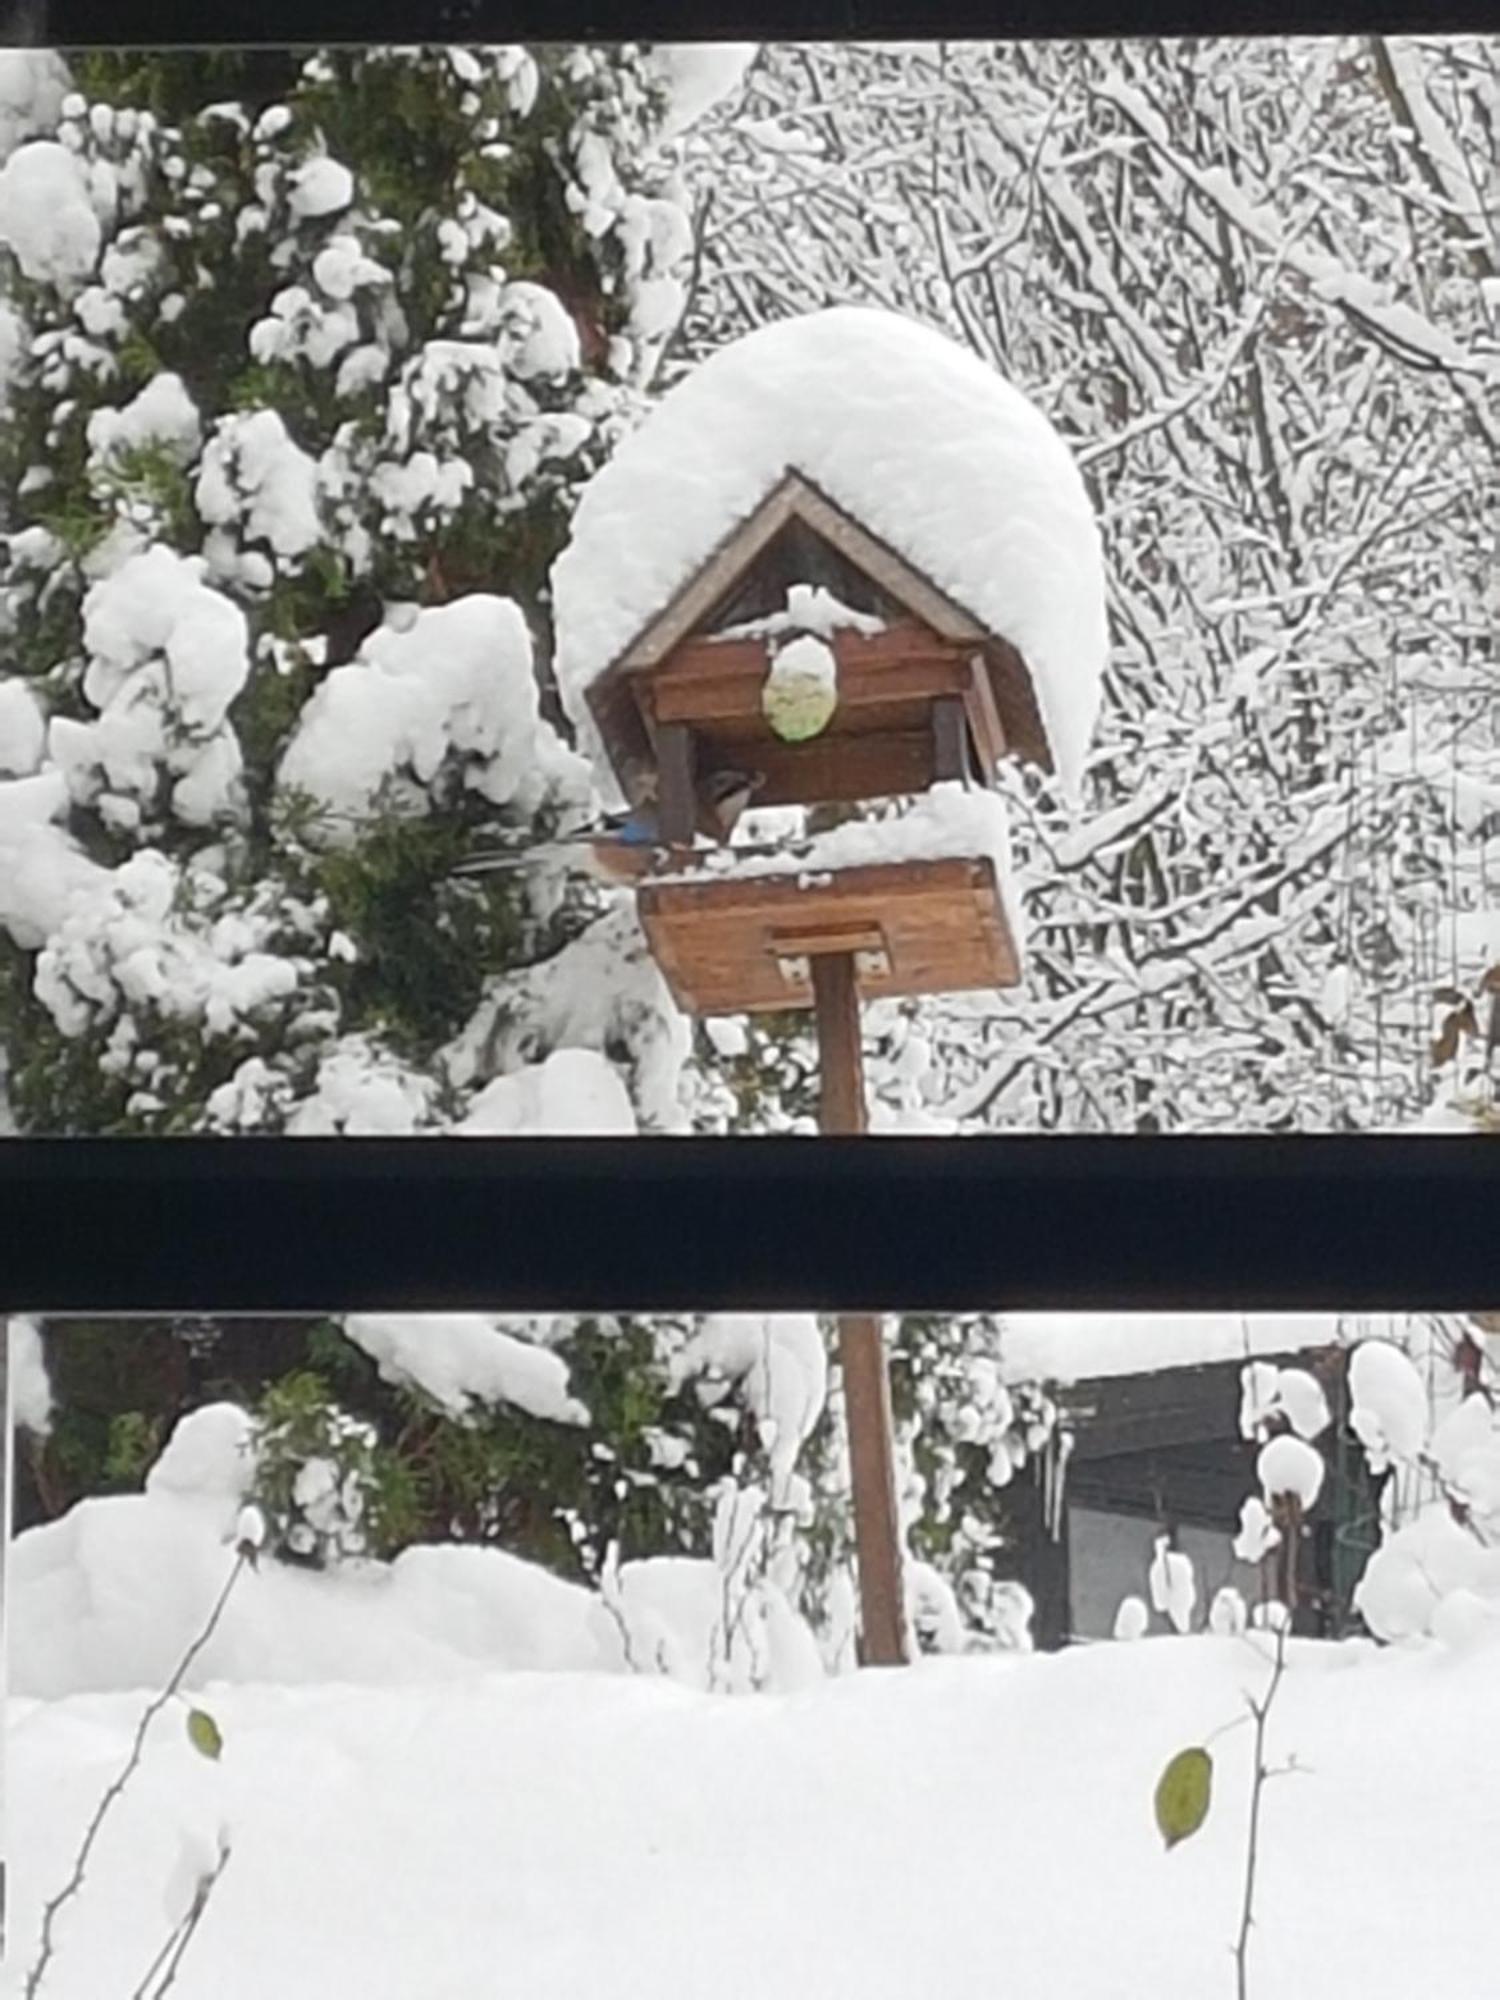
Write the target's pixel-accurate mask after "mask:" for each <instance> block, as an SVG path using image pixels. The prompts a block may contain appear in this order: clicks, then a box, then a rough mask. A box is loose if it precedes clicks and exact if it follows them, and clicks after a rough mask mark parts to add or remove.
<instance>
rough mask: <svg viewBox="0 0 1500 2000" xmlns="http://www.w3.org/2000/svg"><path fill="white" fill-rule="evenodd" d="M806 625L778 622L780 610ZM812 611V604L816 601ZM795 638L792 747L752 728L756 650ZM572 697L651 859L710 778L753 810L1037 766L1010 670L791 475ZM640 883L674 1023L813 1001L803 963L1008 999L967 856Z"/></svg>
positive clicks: (980, 885)
mask: <svg viewBox="0 0 1500 2000" xmlns="http://www.w3.org/2000/svg"><path fill="white" fill-rule="evenodd" d="M799 595H800V597H801V599H802V601H803V602H804V603H805V604H806V605H807V606H809V607H814V611H813V615H811V616H810V617H809V618H807V619H804V621H803V622H802V623H801V624H800V625H799V623H798V622H797V620H796V618H795V617H794V616H792V615H791V614H790V612H789V609H788V607H789V605H791V604H794V603H795V602H797V600H798V597H799ZM818 606H821V607H822V609H821V610H817V609H816V607H818ZM813 632H816V636H817V638H818V640H819V641H820V645H821V647H822V648H825V649H826V651H825V652H824V653H823V654H822V657H823V658H824V659H825V660H828V659H829V656H831V660H830V661H829V664H830V665H831V668H832V672H831V674H830V683H831V685H830V688H829V698H830V705H829V709H828V713H827V715H826V718H824V719H823V720H822V721H821V724H820V726H818V727H817V728H816V729H815V731H812V732H809V733H808V734H806V735H805V736H804V737H802V738H801V740H798V736H797V734H796V733H795V732H788V731H786V730H784V729H783V730H778V728H777V727H776V726H774V721H773V719H772V718H771V717H769V716H768V705H767V701H766V690H767V687H768V684H769V682H770V680H771V677H772V675H773V671H774V669H775V666H776V662H777V659H778V657H779V656H780V654H781V652H782V650H783V649H784V648H786V647H787V646H789V644H790V642H791V640H792V639H793V638H796V637H805V636H808V635H809V634H811V633H813ZM588 700H589V704H590V708H591V710H592V713H593V717H594V721H595V723H596V725H597V727H598V730H599V734H600V737H601V739H602V742H603V745H604V748H605V750H606V752H607V754H608V757H609V759H610V762H611V764H612V766H613V769H614V772H615V776H616V778H617V780H618V782H619V784H620V786H621V788H622V790H623V791H624V792H625V794H626V796H627V797H628V798H629V799H630V800H631V802H632V804H637V805H639V804H641V803H643V802H645V801H654V803H655V809H656V814H657V824H658V828H659V831H660V835H661V838H662V840H663V842H664V843H665V844H666V845H667V847H668V849H669V850H671V849H680V850H687V849H689V848H691V847H692V843H693V842H694V838H695V836H696V835H697V834H700V833H707V834H708V835H710V836H711V837H713V836H716V835H720V834H722V827H721V826H720V825H718V824H717V823H716V820H715V802H714V798H713V791H712V787H713V781H714V779H715V776H716V774H722V773H724V772H725V771H735V770H738V771H743V772H749V773H754V774H755V776H756V779H757V782H758V789H757V791H756V794H755V804H756V805H757V806H784V805H799V806H838V805H847V804H850V803H853V802H856V801H859V802H864V801H876V800H882V799H890V798H909V797H911V796H913V795H915V794H921V793H925V792H927V791H929V790H930V789H931V788H932V787H933V786H934V785H937V784H940V783H943V782H944V781H953V780H957V781H960V782H962V783H965V784H969V785H977V786H982V787H985V786H989V785H990V784H991V783H992V781H993V776H994V772H995V767H996V765H997V764H998V762H999V760H1000V759H1001V757H1002V756H1005V755H1007V754H1009V755H1014V756H1018V757H1020V758H1022V759H1024V760H1027V761H1030V762H1033V763H1036V764H1038V765H1040V766H1042V767H1043V768H1047V769H1050V767H1051V755H1050V751H1049V746H1048V742H1047V737H1046V734H1045V732H1044V730H1043V726H1042V722H1041V719H1040V715H1039V712H1038V706H1037V701H1036V698H1035V693H1034V690H1033V686H1032V680H1031V676H1030V674H1029V672H1028V669H1027V665H1026V662H1025V660H1024V659H1023V658H1022V656H1021V654H1020V653H1019V652H1018V651H1017V649H1016V648H1015V646H1014V645H1012V644H1011V643H1010V642H1009V641H1008V640H1007V639H1006V638H1005V637H1004V635H1003V634H1000V633H997V632H992V631H989V630H986V629H985V627H984V626H982V625H981V624H980V623H979V622H978V621H977V620H976V619H975V618H974V617H973V616H972V615H971V614H970V613H969V612H967V611H966V610H964V609H963V608H962V607H960V606H959V605H957V604H955V603H954V602H953V601H952V600H951V599H950V598H948V597H947V596H946V595H944V593H943V592H942V591H941V590H940V589H938V588H937V586H936V585H935V584H933V583H932V582H931V581H930V580H929V579H928V578H927V577H925V576H923V575H922V574H921V573H920V572H919V571H918V570H916V569H915V568H914V567H913V566H912V565H911V564H910V563H909V562H907V561H906V560H905V559H904V558H903V557H902V556H900V555H899V554H897V553H896V552H895V551H894V550H893V549H891V548H890V547H889V546H888V545H887V544H886V543H884V542H882V541H881V540H879V539H878V538H877V537H876V536H875V535H873V534H871V533H870V532H869V531H868V530H867V529H866V528H864V527H863V526H862V525H861V524H860V523H859V522H858V521H857V520H855V519H854V518H852V516H851V515H849V514H848V513H846V512H845V511H844V510H843V509H842V508H840V507H838V506H836V505H835V504H834V502H833V501H831V500H830V499H829V498H828V497H827V495H826V494H824V493H822V492H821V491H820V490H819V489H818V488H817V487H816V486H815V485H814V484H813V483H812V482H811V481H810V480H808V479H806V478H804V477H803V476H801V475H800V474H799V473H797V472H788V473H787V474H786V475H785V476H784V477H783V478H782V479H781V481H780V482H779V483H778V484H777V485H776V486H775V488H774V489H773V490H772V491H771V492H770V493H769V494H768V495H767V497H766V498H765V500H764V501H763V502H762V503H761V504H760V506H758V507H757V508H756V509H755V510H754V512H753V513H752V514H751V515H750V516H749V518H748V519H746V520H745V521H743V522H742V523H741V524H740V525H739V526H738V527H737V528H736V529H735V530H734V531H733V532H732V533H731V534H730V535H729V536H728V537H727V538H726V539H725V540H724V541H723V542H722V543H721V544H720V545H719V547H718V548H717V549H715V550H714V551H713V553H712V554H711V555H710V556H709V557H708V559H707V560H706V561H705V562H704V563H703V564H702V566H701V567H700V568H699V569H698V571H697V572H696V573H695V574H694V575H693V576H692V577H691V578H690V579H689V580H688V582H687V583H686V584H685V585H684V586H683V587H682V588H681V589H680V590H679V591H678V592H677V594H676V595H675V597H674V598H673V599H672V601H671V602H670V603H669V604H667V605H666V606H665V607H664V608H663V609H662V610H661V612H660V613H659V614H658V615H657V616H656V617H655V618H653V619H652V620H651V621H650V622H649V623H648V624H647V625H646V627H645V629H644V630H642V631H641V632H640V633H639V634H638V635H637V637H636V638H635V640H634V641H633V642H632V643H631V644H630V645H629V646H628V647H627V649H626V650H625V651H624V653H623V654H622V655H621V656H620V657H619V658H618V659H617V660H616V661H615V662H614V663H613V665H612V666H610V667H609V668H608V669H607V670H606V671H605V672H604V673H602V674H601V675H599V677H598V678H597V679H596V680H595V681H594V682H593V684H592V685H591V686H590V688H589V690H588ZM701 854H702V850H701V849H699V850H695V851H694V854H693V855H688V854H686V853H684V863H685V866H684V867H683V868H682V869H680V870H679V869H678V868H677V867H676V865H675V863H674V864H673V865H672V867H671V868H670V869H669V873H671V874H673V875H676V876H679V877H685V879H671V880H666V881H661V882H651V881H648V882H646V883H645V884H644V885H643V887H642V891H641V904H640V907H641V915H642V919H643V922H644V924H645V927H646V931H647V934H648V936H649V938H650V940H651V944H652V947H653V950H654V951H655V953H656V956H657V958H658V960H659V961H660V963H661V965H662V968H663V970H664V971H665V973H666V975H667V978H668V980H669V982H670V984H671V986H672V988H673V990H674V992H675V994H676V996H677V998H678V1000H679V1002H680V1003H681V1004H682V1005H683V1006H685V1007H686V1008H687V1009H688V1010H689V1011H691V1012H694V1013H740V1012H754V1011H758V1010H767V1009H781V1008H787V1007H798V1006H810V1005H812V1004H813V988H814V981H813V977H812V961H813V960H814V959H815V958H817V957H818V956H820V955H843V956H846V957H852V959H853V961H854V964H855V968H856V974H857V978H858V984H859V991H860V994H861V996H862V997H866V998H876V997H881V996H888V995H895V994H908V993H936V992H951V991H961V990H965V989H971V988H978V987H996V986H1011V985H1015V984H1016V983H1017V981H1018V980H1019V977H1020V958H1019V950H1018V946H1017V942H1016V938H1015V935H1014V932H1013V928H1012V925H1011V922H1010V919H1009V916H1008V914H1007V895H1006V885H1004V884H1003V883H1001V882H1000V881H999V880H998V879H997V871H996V865H995V862H994V860H993V858H992V857H991V856H989V855H981V856H971V855H951V856H942V855H939V856H923V857H914V858H902V859H893V860H884V859H876V860H871V861H869V862H868V863H866V864H864V865H855V866H847V867H845V866H840V867H838V868H836V869H830V870H825V869H821V868H820V866H819V865H818V863H817V861H816V860H815V859H814V858H811V857H810V859H809V865H808V867H807V868H806V869H805V870H802V871H800V872H790V873H789V872H779V873H756V872H754V871H753V870H751V871H747V872H743V873H740V872H736V873H735V874H733V875H723V874H721V875H718V876H715V875H714V874H713V872H712V870H711V869H704V870H702V872H701V879H700V878H695V876H694V873H693V869H692V865H691V864H692V862H693V860H694V859H695V857H696V856H699V855H701Z"/></svg>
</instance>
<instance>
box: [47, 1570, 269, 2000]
mask: <svg viewBox="0 0 1500 2000" xmlns="http://www.w3.org/2000/svg"><path fill="white" fill-rule="evenodd" d="M248 1560H249V1558H248V1556H247V1555H246V1554H245V1552H244V1551H243V1550H241V1551H240V1552H239V1553H238V1554H237V1555H236V1556H235V1559H234V1567H233V1569H231V1570H230V1572H229V1576H228V1578H227V1579H226V1581H225V1584H224V1588H223V1589H222V1590H221V1591H220V1592H219V1597H218V1602H217V1603H216V1604H215V1605H214V1608H213V1610H212V1611H211V1612H210V1613H209V1617H208V1622H207V1623H206V1624H205V1625H204V1627H203V1630H202V1631H201V1632H200V1633H199V1634H198V1636H197V1638H196V1639H194V1641H193V1643H192V1644H191V1645H190V1646H189V1647H188V1649H187V1651H186V1652H185V1653H184V1654H183V1656H182V1658H181V1659H180V1660H179V1661H178V1663H177V1667H176V1670H175V1672H174V1673H173V1675H172V1678H171V1679H170V1680H169V1681H168V1682H167V1684H166V1686H165V1687H164V1688H163V1689H162V1691H161V1693H160V1694H159V1695H157V1696H156V1697H155V1699H154V1700H153V1701H152V1702H151V1703H150V1704H149V1705H148V1706H147V1708H146V1710H145V1713H144V1714H143V1715H142V1716H141V1719H140V1723H139V1725H138V1726H137V1728H136V1732H135V1741H134V1742H133V1743H132V1744H131V1746H130V1755H129V1756H128V1757H127V1758H126V1760H125V1764H124V1768H123V1769H122V1770H121V1771H120V1773H119V1775H118V1776H117V1777H116V1778H115V1779H114V1780H113V1781H112V1782H111V1783H110V1785H109V1786H108V1787H107V1788H106V1790H105V1793H104V1796H103V1797H102V1798H101V1799H100V1801H99V1803H98V1805H97V1806H96V1807H95V1808H94V1816H93V1818H92V1819H91V1820H90V1821H89V1824H88V1829H87V1831H86V1832H85V1834H84V1836H83V1844H82V1846H81V1847H80V1848H79V1850H78V1857H77V1859H76V1860H75V1861H74V1863H73V1872H72V1874H71V1875H70V1876H69V1877H68V1880H67V1881H66V1882H65V1883H64V1884H63V1886H62V1888H61V1889H59V1890H58V1892H57V1894H56V1895H55V1896H54V1897H53V1898H52V1900H51V1901H50V1902H49V1903H47V1904H46V1905H45V1906H44V1908H43V1910H42V1937H41V1944H40V1946H39V1948H38V1951H37V1956H36V1962H35V1964H34V1965H33V1966H32V1968H31V1970H30V1972H28V1973H27V1975H26V1992H25V2000H34V1996H35V1995H36V1993H37V1992H38V1991H39V1990H40V1988H41V1983H42V1976H43V1974H44V1973H45V1972H46V1970H47V1967H48V1965H49V1964H50V1963H51V1961H52V1957H53V1954H54V1952H55V1950H56V1946H55V1944H54V1943H53V1937H52V1933H53V1928H54V1926H55V1925H56V1922H57V1918H58V1913H59V1912H60V1911H61V1910H62V1909H63V1908H64V1907H65V1905H66V1904H68V1903H69V1902H71V1901H72V1899H73V1897H74V1896H76V1895H77V1894H78V1891H79V1890H80V1889H81V1888H82V1887H83V1878H84V1875H85V1874H86V1872H87V1870H88V1864H89V1856H90V1855H91V1854H92V1853H93V1850H94V1842H95V1841H96V1840H97V1839H98V1838H99V1830H100V1828H101V1827H102V1826H103V1825H104V1821H105V1819H106V1817H107V1816H108V1813H109V1810H110V1808H111V1806H113V1805H114V1803H115V1801H116V1800H117V1799H118V1798H119V1796H120V1794H121V1792H123V1791H124V1789H125V1787H126V1785H127V1784H128V1783H129V1781H130V1778H131V1774H132V1773H133V1772H134V1771H135V1769H136V1767H137V1766H138V1765H139V1763H140V1761H141V1753H142V1751H143V1750H144V1748H145V1743H146V1732H147V1730H148V1729H149V1728H150V1727H151V1724H152V1723H153V1722H154V1721H155V1720H156V1718H157V1716H158V1715H160V1714H161V1712H162V1710H163V1709H164V1708H165V1707H166V1706H167V1704H168V1702H170V1701H171V1700H172V1699H173V1698H174V1696H175V1695H176V1693H177V1690H178V1689H179V1688H180V1687H181V1685H182V1683H183V1681H184V1679H185V1678H186V1677H187V1673H188V1669H189V1668H190V1667H191V1666H192V1664H193V1662H194V1660H196V1659H197V1657H198V1655H199V1654H200V1653H201V1652H202V1651H203V1648H204V1647H205V1646H206V1645H207V1644H208V1642H209V1640H210V1639H211V1638H212V1637H213V1635H214V1632H215V1629H216V1628H217V1626H218V1623H219V1620H220V1618H221V1617H222V1616H223V1612H224V1607H225V1605H226V1604H227V1603H228V1602H229V1594H230V1592H231V1591H232V1590H233V1589H234V1586H235V1584H236V1583H238V1581H239V1579H240V1574H241V1572H242V1571H243V1569H244V1568H245V1565H246V1563H247V1561H248Z"/></svg>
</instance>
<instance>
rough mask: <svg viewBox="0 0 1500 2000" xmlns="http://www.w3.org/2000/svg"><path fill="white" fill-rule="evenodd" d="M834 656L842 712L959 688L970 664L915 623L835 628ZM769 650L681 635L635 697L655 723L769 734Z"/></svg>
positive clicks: (750, 642) (758, 644)
mask: <svg viewBox="0 0 1500 2000" xmlns="http://www.w3.org/2000/svg"><path fill="white" fill-rule="evenodd" d="M833 651H834V655H835V658H836V659H837V661H838V688H839V706H838V710H837V711H836V713H835V718H834V722H833V723H832V724H831V725H830V726H831V727H834V728H836V727H837V726H838V721H839V718H840V716H842V715H845V714H847V713H848V712H849V711H851V710H854V709H858V708H867V707H870V706H871V705H873V704H891V705H895V704H900V703H910V704H918V703H924V702H927V701H930V700H932V699H933V698H934V697H935V696H938V695H943V694H963V693H965V692H967V690H968V688H969V686H970V684H971V680H972V671H973V670H972V668H971V666H970V663H969V660H968V658H967V657H966V656H965V654H964V651H963V649H962V648H961V647H959V646H956V645H953V644H951V643H950V642H948V641H946V640H935V639H934V638H933V637H932V635H931V633H924V632H923V631H921V629H920V628H918V627H915V626H902V627H890V628H887V630H886V631H884V632H875V633H871V634H869V635H868V636H866V635H864V634H862V633H857V632H841V633H839V634H838V635H837V638H836V640H835V642H834V647H833ZM769 665H770V656H769V653H768V650H767V648H766V644H765V642H764V640H761V639H736V640H727V641H725V642H723V643H722V644H721V643H719V642H718V641H714V640H702V639H694V640H689V641H687V642H686V643H685V644H684V645H683V646H681V647H679V648H678V649H677V651H676V652H675V653H674V654H673V655H672V658H671V660H670V661H669V662H668V663H667V664H666V665H665V666H663V667H662V668H661V669H660V670H659V671H658V672H657V673H655V674H654V675H645V674H641V675H637V676H635V677H634V678H635V679H636V682H637V685H638V687H639V688H640V690H641V698H642V699H643V700H644V702H645V703H646V704H647V705H649V708H650V710H651V713H652V714H654V715H655V716H656V717H657V718H658V719H659V720H661V721H673V722H694V723H699V724H702V723H713V722H728V721H735V720H739V719H744V720H746V721H753V722H755V723H756V724H757V725H758V726H759V727H760V728H762V729H765V730H766V733H767V734H769V733H770V730H769V726H768V725H767V724H766V723H765V721H764V719H763V717H762V715H761V691H762V689H763V687H764V685H765V679H766V674H767V671H768V669H769Z"/></svg>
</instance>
